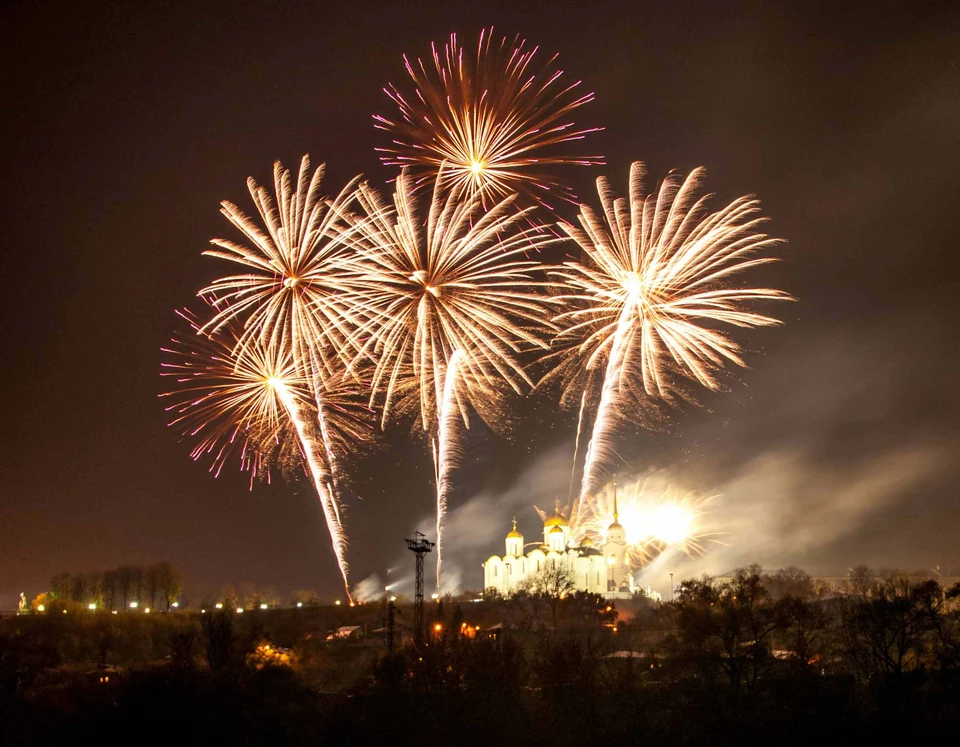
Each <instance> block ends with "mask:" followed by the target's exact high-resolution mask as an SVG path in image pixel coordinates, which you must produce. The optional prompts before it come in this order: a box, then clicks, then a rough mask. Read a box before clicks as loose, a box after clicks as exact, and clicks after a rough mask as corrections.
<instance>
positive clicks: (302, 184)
mask: <svg viewBox="0 0 960 747" xmlns="http://www.w3.org/2000/svg"><path fill="white" fill-rule="evenodd" d="M323 173H324V167H323V166H322V165H321V166H320V167H318V168H317V169H316V170H315V171H313V172H312V174H311V170H310V159H309V157H308V156H304V157H303V159H302V160H301V163H300V171H299V173H298V175H297V177H296V179H295V180H294V178H293V177H292V175H291V173H290V171H289V170H288V169H286V168H284V167H283V165H282V164H281V163H280V162H279V161H277V162H276V163H275V164H274V169H273V177H274V189H275V196H274V195H271V194H270V192H269V191H268V190H267V189H265V188H264V187H262V186H260V185H259V184H257V182H256V181H255V180H253V179H252V178H250V179H248V180H247V187H248V189H249V191H250V196H251V198H252V199H253V202H254V205H255V206H256V208H257V212H258V215H259V221H258V220H256V219H254V218H251V217H250V216H248V215H246V214H245V213H244V212H243V211H242V210H241V209H240V208H239V207H237V206H236V205H234V204H233V203H230V202H223V203H221V212H222V213H223V215H224V216H226V217H227V219H228V220H229V221H230V222H231V223H232V224H233V225H234V226H235V227H236V228H237V229H239V231H240V232H241V233H242V234H243V236H244V238H245V239H246V242H245V243H242V244H241V243H237V242H234V241H230V240H227V239H214V240H213V241H212V242H211V243H212V244H214V246H216V247H217V248H216V249H211V250H208V251H207V252H205V254H207V255H209V256H213V257H217V258H219V259H224V260H227V261H229V262H232V263H235V264H239V265H241V266H242V267H243V270H244V272H243V274H239V275H229V276H226V277H222V278H219V279H217V280H215V281H214V282H213V283H211V284H210V285H209V286H207V287H206V288H204V289H203V290H201V292H200V293H201V295H203V296H204V297H206V298H211V299H214V300H213V303H214V305H215V313H214V315H213V317H212V318H211V319H210V321H208V322H207V323H206V324H205V325H203V327H202V328H201V332H203V333H206V334H213V333H216V332H217V331H219V330H221V329H223V328H224V327H225V326H226V325H230V324H235V325H240V324H242V327H241V329H242V331H241V333H240V334H239V335H238V336H237V340H236V352H237V354H238V356H240V355H243V354H244V353H245V351H246V350H247V349H248V348H250V347H251V346H254V345H261V346H268V347H272V348H277V349H281V350H285V351H288V352H289V354H290V356H291V359H292V362H293V365H294V366H295V367H296V368H297V369H298V372H299V376H300V378H301V379H302V380H303V381H304V382H305V383H306V385H307V386H308V388H309V390H310V392H311V395H312V399H313V404H312V407H311V409H310V416H311V417H312V418H314V419H315V420H316V423H315V425H316V426H317V427H316V428H311V430H310V433H311V434H313V433H316V434H317V440H318V442H319V443H318V444H317V446H316V447H313V446H311V447H310V449H312V452H311V453H312V457H311V458H310V459H309V460H308V461H311V468H313V467H314V466H317V465H320V466H322V467H323V469H322V472H320V473H316V474H315V475H314V477H315V482H316V485H317V490H318V495H320V498H321V504H322V506H323V509H324V516H325V518H326V523H327V528H328V530H329V532H330V535H331V538H334V545H335V549H336V553H337V562H338V565H339V566H340V570H341V573H342V574H343V576H344V578H345V579H346V573H347V566H346V560H345V548H346V538H345V534H344V531H343V524H342V520H341V511H340V504H341V497H340V495H339V492H338V484H337V483H338V478H337V476H338V472H339V469H338V464H337V451H338V449H337V448H335V446H336V441H337V437H336V436H335V435H334V434H332V433H331V428H330V424H329V421H330V419H331V417H338V415H335V414H332V408H336V407H337V398H338V397H339V396H340V395H341V394H342V386H343V377H344V373H345V372H346V363H347V362H348V361H349V362H352V361H353V355H352V354H351V346H350V342H351V340H352V339H353V338H352V334H353V331H354V329H355V327H356V325H357V324H358V323H359V322H360V321H362V320H361V319H359V318H358V317H356V316H355V312H354V309H353V308H352V307H351V306H350V305H349V304H345V303H344V302H343V300H342V299H343V297H344V295H345V294H346V292H347V291H348V290H349V286H348V285H347V278H348V274H347V273H346V271H345V269H344V268H345V266H346V265H347V264H348V263H345V262H344V257H343V255H344V253H345V251H344V247H343V245H342V244H340V243H339V242H338V241H337V236H338V235H339V231H338V226H337V225H336V224H337V222H338V221H339V220H340V218H341V216H342V215H343V214H344V213H345V211H346V205H347V204H348V203H349V202H350V199H351V197H352V194H353V188H354V182H351V183H350V184H349V185H347V187H345V188H344V189H343V190H342V191H341V192H340V194H339V195H338V196H337V197H336V198H334V199H333V200H327V198H325V197H324V196H323V195H322V194H321V192H320V185H321V180H322V178H323ZM353 370H354V372H356V366H354V367H353ZM288 403H289V402H288ZM291 417H292V416H291ZM354 435H356V434H354ZM311 438H312V436H311ZM304 450H305V453H306V451H307V447H306V446H304ZM339 451H343V449H339ZM347 593H348V595H349V588H348V592H347Z"/></svg>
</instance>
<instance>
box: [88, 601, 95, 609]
mask: <svg viewBox="0 0 960 747" xmlns="http://www.w3.org/2000/svg"><path fill="white" fill-rule="evenodd" d="M96 608H97V605H95V604H94V603H93V602H90V604H88V605H87V609H88V610H95V609H96Z"/></svg>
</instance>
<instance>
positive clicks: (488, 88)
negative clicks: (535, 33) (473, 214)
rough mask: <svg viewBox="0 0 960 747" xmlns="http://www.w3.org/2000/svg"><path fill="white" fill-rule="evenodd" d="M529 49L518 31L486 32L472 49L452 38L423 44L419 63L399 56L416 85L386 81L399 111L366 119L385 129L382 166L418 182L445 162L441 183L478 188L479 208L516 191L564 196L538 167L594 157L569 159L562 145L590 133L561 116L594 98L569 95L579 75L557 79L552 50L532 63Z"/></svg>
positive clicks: (560, 73) (533, 53)
mask: <svg viewBox="0 0 960 747" xmlns="http://www.w3.org/2000/svg"><path fill="white" fill-rule="evenodd" d="M537 51H538V49H537V48H536V47H531V46H529V45H528V44H527V42H526V41H525V40H521V39H520V38H519V37H517V38H515V39H514V40H513V41H512V42H510V41H509V40H508V39H506V38H500V39H495V38H494V36H493V30H492V29H486V30H484V31H483V32H482V33H481V34H480V42H479V44H478V46H477V51H476V53H475V54H474V53H470V52H465V50H464V49H463V48H462V47H461V46H460V44H459V43H458V41H457V37H456V35H451V36H450V40H449V42H448V43H447V44H446V45H445V46H444V47H443V49H442V50H439V49H437V48H436V46H435V45H431V56H430V59H428V60H427V61H424V60H422V59H416V60H411V59H408V58H407V57H406V56H404V63H405V65H406V69H407V73H408V74H409V75H410V78H411V80H412V82H413V86H414V91H413V92H412V93H405V92H403V91H402V90H401V89H400V88H398V87H396V86H394V85H392V84H391V85H388V86H387V87H386V88H385V89H384V92H385V93H386V94H387V95H388V96H389V97H390V98H391V99H392V100H393V102H394V103H395V104H396V105H397V108H398V109H399V112H398V113H399V117H385V116H380V115H377V116H375V117H374V122H375V126H376V127H377V128H378V129H381V130H385V131H386V132H387V133H388V134H389V135H390V143H389V144H388V145H385V146H384V147H381V148H378V149H377V150H378V151H380V153H381V154H382V155H381V158H382V160H383V162H384V163H386V164H389V165H394V166H403V167H409V168H411V169H412V170H413V174H414V176H415V177H416V178H417V180H418V181H419V180H421V179H428V178H430V177H431V176H433V175H435V174H437V173H438V171H440V170H441V169H442V168H443V166H442V165H443V164H446V170H445V173H444V181H445V182H446V183H448V184H450V185H456V186H461V187H465V188H467V189H468V190H469V194H471V195H473V194H479V195H480V196H481V197H482V198H483V201H484V203H485V204H489V202H490V201H491V200H494V199H497V198H500V197H503V196H505V195H507V194H510V193H513V192H518V191H519V192H523V193H525V194H526V195H529V196H530V197H531V198H532V199H534V200H537V201H539V202H544V200H546V199H547V198H548V197H549V195H551V194H555V195H558V196H559V197H561V198H563V199H571V198H572V193H571V192H570V190H569V189H568V188H566V187H564V186H563V185H561V184H559V183H558V182H557V180H556V175H555V173H553V171H552V170H551V169H546V170H545V169H544V167H546V166H560V165H574V164H576V165H581V166H586V165H592V164H598V163H602V159H601V157H600V156H575V155H572V154H569V153H564V148H563V147H562V146H569V145H570V144H571V143H573V142H574V141H578V140H581V139H583V138H584V137H585V136H586V135H588V134H589V133H591V132H594V131H595V130H596V129H597V128H588V129H576V128H575V127H574V124H573V122H572V121H570V120H569V119H568V117H569V116H570V115H571V113H572V112H573V111H574V110H576V109H578V108H579V107H581V106H583V105H584V104H587V103H589V102H591V101H593V94H592V93H588V92H584V93H582V94H580V95H578V94H577V91H578V90H580V89H579V86H580V81H572V82H567V80H566V79H565V78H563V71H561V70H558V69H556V68H555V67H554V62H555V60H556V56H554V57H552V58H550V59H549V60H547V61H546V62H545V64H544V65H543V66H542V67H538V65H537V62H538V59H539V58H536V54H537ZM431 62H432V65H431V64H430V63H431Z"/></svg>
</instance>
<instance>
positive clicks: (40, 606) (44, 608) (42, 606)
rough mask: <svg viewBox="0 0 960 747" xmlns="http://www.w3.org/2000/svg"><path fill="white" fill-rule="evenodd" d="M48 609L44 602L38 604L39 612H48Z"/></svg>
mask: <svg viewBox="0 0 960 747" xmlns="http://www.w3.org/2000/svg"><path fill="white" fill-rule="evenodd" d="M46 610H47V608H46V607H45V606H44V605H42V604H38V605H37V612H46Z"/></svg>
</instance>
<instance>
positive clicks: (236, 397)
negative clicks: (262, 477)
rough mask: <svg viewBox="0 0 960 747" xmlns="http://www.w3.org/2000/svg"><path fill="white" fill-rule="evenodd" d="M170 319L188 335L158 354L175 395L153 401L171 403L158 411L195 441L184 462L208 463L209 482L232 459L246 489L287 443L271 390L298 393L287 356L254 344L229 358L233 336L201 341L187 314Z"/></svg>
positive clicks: (294, 369) (283, 421)
mask: <svg viewBox="0 0 960 747" xmlns="http://www.w3.org/2000/svg"><path fill="white" fill-rule="evenodd" d="M178 314H179V315H180V317H181V318H182V319H183V320H184V321H185V322H186V323H187V324H188V325H189V327H190V332H189V333H188V334H185V335H176V336H175V337H174V338H173V339H172V341H171V346H170V347H167V348H162V352H163V353H164V357H165V361H164V362H163V363H162V368H161V374H160V375H161V376H164V377H172V378H175V379H176V389H175V391H172V392H168V393H165V394H162V395H161V396H163V397H175V398H176V401H175V402H174V403H173V404H171V405H169V406H167V408H166V409H167V412H170V413H172V414H173V420H172V421H171V422H170V425H171V426H175V427H177V428H179V429H180V430H181V432H182V433H183V435H184V436H186V437H189V438H191V439H196V445H195V446H194V447H193V450H192V451H191V452H190V456H191V457H193V458H194V459H196V460H199V459H201V458H207V457H209V458H210V460H211V466H210V470H211V471H212V472H215V474H217V475H219V474H220V471H221V470H222V469H223V466H224V464H225V463H226V462H227V461H228V460H229V459H230V457H231V456H233V455H236V456H237V458H238V461H239V463H240V468H241V469H242V470H249V471H250V474H251V478H250V479H251V485H252V481H253V479H254V477H256V476H257V474H259V473H261V472H264V471H265V470H268V469H269V466H270V461H271V459H270V457H271V455H273V454H274V453H275V451H276V450H277V448H279V447H281V446H282V445H283V444H284V443H285V442H286V441H287V440H288V438H287V437H288V435H289V434H287V433H286V424H287V421H286V417H285V413H284V406H283V403H282V402H281V401H280V399H279V397H278V396H277V387H276V386H274V385H273V383H275V382H284V387H286V388H287V389H289V390H290V391H291V392H298V393H303V392H304V384H305V382H304V381H303V379H302V378H301V377H300V375H299V373H298V371H297V367H296V366H295V365H294V364H293V358H292V356H291V355H289V353H286V354H285V353H282V352H281V351H280V350H279V349H278V348H276V347H273V348H264V347H263V346H262V345H260V344H259V343H257V344H253V345H250V346H248V347H247V348H245V350H244V353H243V355H242V356H237V355H235V354H234V347H235V344H236V337H235V336H233V335H230V334H224V335H221V336H218V337H215V338H209V337H207V336H206V335H202V334H199V330H200V322H199V321H198V320H197V318H196V317H195V316H194V315H193V314H192V313H190V312H189V311H184V312H178ZM266 474H269V473H268V472H266Z"/></svg>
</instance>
